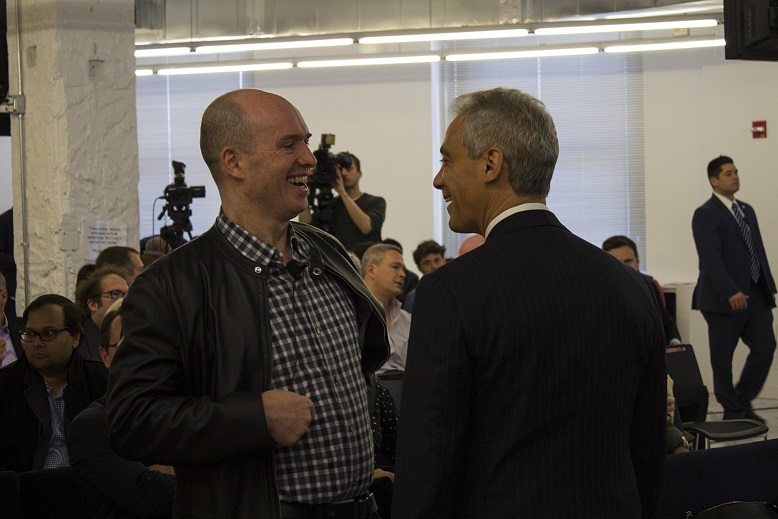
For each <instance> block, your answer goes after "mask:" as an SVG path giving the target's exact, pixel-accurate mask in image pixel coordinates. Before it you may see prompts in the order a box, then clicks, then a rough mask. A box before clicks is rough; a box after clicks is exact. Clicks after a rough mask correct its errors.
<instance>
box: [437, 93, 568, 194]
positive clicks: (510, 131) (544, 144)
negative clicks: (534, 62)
mask: <svg viewBox="0 0 778 519" xmlns="http://www.w3.org/2000/svg"><path fill="white" fill-rule="evenodd" d="M451 111H452V113H453V114H454V116H455V117H456V116H460V117H461V119H462V122H463V123H464V124H463V130H462V144H463V145H464V146H465V148H466V149H467V151H468V154H469V157H470V159H476V158H478V156H479V155H481V154H482V153H483V152H484V151H486V149H487V148H489V147H490V146H495V147H497V148H499V149H500V150H501V151H502V153H503V156H504V157H505V162H506V163H507V167H508V179H509V181H510V184H511V187H513V190H514V191H515V192H516V193H517V194H520V195H539V196H544V197H545V196H547V195H548V192H549V190H550V188H551V177H552V175H553V174H554V166H555V165H556V161H557V157H558V156H559V141H558V140H557V134H556V128H555V126H554V120H553V119H552V118H551V115H550V114H549V113H548V111H547V110H546V106H545V105H544V104H543V103H542V102H541V101H539V100H538V99H536V98H534V97H532V96H531V95H529V94H526V93H524V92H522V91H521V90H517V89H515V88H503V87H500V88H493V89H491V90H481V91H479V92H471V93H469V94H464V95H461V96H459V97H457V98H456V99H455V100H454V102H453V103H452V105H451Z"/></svg>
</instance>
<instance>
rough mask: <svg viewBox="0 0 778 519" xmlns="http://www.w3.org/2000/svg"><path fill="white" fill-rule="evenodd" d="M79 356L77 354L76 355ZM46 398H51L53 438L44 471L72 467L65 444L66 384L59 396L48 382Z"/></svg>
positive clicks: (44, 463)
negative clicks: (64, 396)
mask: <svg viewBox="0 0 778 519" xmlns="http://www.w3.org/2000/svg"><path fill="white" fill-rule="evenodd" d="M76 354H77V353H76ZM44 382H45V383H46V396H48V397H49V416H50V417H51V438H49V450H48V452H46V459H45V460H44V461H43V468H44V469H54V468H57V467H68V466H70V460H69V458H68V447H67V444H66V443H65V421H64V420H65V399H64V398H63V395H64V394H65V388H66V387H67V384H65V385H64V386H63V387H62V389H61V390H60V392H59V394H57V395H55V394H54V391H53V390H52V389H51V386H49V383H48V382H46V381H45V380H44Z"/></svg>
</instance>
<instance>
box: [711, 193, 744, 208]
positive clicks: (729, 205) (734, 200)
mask: <svg viewBox="0 0 778 519" xmlns="http://www.w3.org/2000/svg"><path fill="white" fill-rule="evenodd" d="M713 196H715V197H716V198H718V199H719V200H721V203H722V204H724V207H726V208H727V209H728V210H729V212H730V213H732V204H737V207H738V209H740V204H739V203H738V201H737V198H735V197H732V200H730V199H729V198H727V197H726V196H724V195H720V194H718V193H717V192H715V191H714V192H713ZM733 214H734V213H733Z"/></svg>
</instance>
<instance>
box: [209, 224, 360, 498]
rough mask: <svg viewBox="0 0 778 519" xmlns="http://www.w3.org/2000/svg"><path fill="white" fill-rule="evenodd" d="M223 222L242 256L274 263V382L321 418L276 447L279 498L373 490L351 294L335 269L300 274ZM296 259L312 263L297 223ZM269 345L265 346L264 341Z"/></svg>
mask: <svg viewBox="0 0 778 519" xmlns="http://www.w3.org/2000/svg"><path fill="white" fill-rule="evenodd" d="M216 224H217V227H218V228H219V230H220V231H221V232H222V233H223V234H224V235H225V236H226V237H227V239H228V241H229V242H230V243H232V245H234V246H235V248H236V249H238V250H239V251H240V252H241V254H243V255H244V256H246V257H247V258H249V259H251V260H252V261H255V262H257V263H260V264H263V265H266V267H265V268H266V272H268V273H269V275H268V281H267V283H268V307H269V313H270V328H271V333H272V341H273V344H272V347H273V368H272V372H271V373H272V374H271V387H272V388H273V389H280V390H285V391H292V392H294V393H298V394H301V395H305V396H307V397H308V398H310V399H311V400H312V401H313V404H314V409H315V418H314V420H313V422H312V423H311V425H310V426H309V428H308V430H307V432H306V433H305V434H304V435H303V436H302V438H301V439H300V440H299V441H298V442H297V443H296V444H295V445H293V446H291V447H280V446H278V447H276V450H275V466H276V479H277V483H278V489H279V496H280V498H281V500H282V501H288V502H295V503H310V504H316V503H329V502H333V501H338V500H342V499H347V498H351V497H355V496H358V495H360V494H363V493H365V492H366V491H367V488H368V486H369V484H370V481H371V480H372V474H373V445H372V439H371V430H370V419H369V415H368V408H367V389H366V384H365V379H364V378H363V376H362V372H361V367H360V359H361V350H360V346H359V339H358V330H357V319H356V311H355V308H354V303H353V300H352V297H351V294H350V292H349V290H348V288H346V287H345V286H344V285H343V284H342V283H341V282H339V281H338V279H337V277H335V276H334V275H332V274H331V273H329V272H326V271H325V272H324V273H323V274H322V275H314V276H311V272H310V269H309V268H305V269H303V271H302V276H301V277H300V279H299V280H295V279H294V277H293V276H292V275H291V274H290V273H289V271H287V269H286V268H285V267H284V258H283V255H282V254H281V252H280V251H278V250H277V249H276V248H275V247H272V246H270V245H268V244H266V243H263V242H261V241H260V240H258V239H257V238H256V237H254V236H252V235H251V234H249V233H248V232H247V231H246V230H244V229H242V228H241V227H239V226H238V225H236V224H235V223H233V222H231V221H230V220H229V219H228V218H227V217H226V216H225V215H224V214H220V215H219V217H218V218H217V220H216ZM289 237H290V243H291V250H292V259H294V260H296V261H298V262H300V263H301V264H303V265H307V263H308V258H309V257H310V250H309V245H308V243H306V241H305V240H304V239H301V238H299V237H297V236H296V235H295V232H294V229H293V228H292V226H289ZM262 346H264V345H260V347H262Z"/></svg>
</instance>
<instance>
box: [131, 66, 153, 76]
mask: <svg viewBox="0 0 778 519" xmlns="http://www.w3.org/2000/svg"><path fill="white" fill-rule="evenodd" d="M153 75H154V71H153V70H151V69H150V68H139V69H137V70H136V71H135V77H141V76H153Z"/></svg>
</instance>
